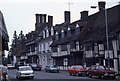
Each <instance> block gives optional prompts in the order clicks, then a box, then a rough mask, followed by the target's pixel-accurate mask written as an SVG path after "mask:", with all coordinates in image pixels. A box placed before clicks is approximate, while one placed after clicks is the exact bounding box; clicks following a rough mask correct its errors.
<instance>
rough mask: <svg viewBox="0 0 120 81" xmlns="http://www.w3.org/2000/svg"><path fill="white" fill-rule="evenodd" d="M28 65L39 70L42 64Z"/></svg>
mask: <svg viewBox="0 0 120 81" xmlns="http://www.w3.org/2000/svg"><path fill="white" fill-rule="evenodd" d="M30 66H31V67H32V69H33V70H34V71H35V70H36V71H41V69H42V66H41V65H39V64H30Z"/></svg>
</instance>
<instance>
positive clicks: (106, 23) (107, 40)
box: [91, 6, 110, 69]
mask: <svg viewBox="0 0 120 81" xmlns="http://www.w3.org/2000/svg"><path fill="white" fill-rule="evenodd" d="M97 7H99V8H101V9H103V10H104V11H105V27H106V42H107V55H108V57H107V59H108V68H109V69H110V55H109V39H108V21H107V9H105V8H104V7H101V6H91V8H97Z"/></svg>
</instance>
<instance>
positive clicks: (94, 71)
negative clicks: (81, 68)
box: [88, 65, 116, 79]
mask: <svg viewBox="0 0 120 81" xmlns="http://www.w3.org/2000/svg"><path fill="white" fill-rule="evenodd" d="M115 75H116V72H115V71H113V70H109V69H107V68H106V67H105V66H100V65H92V66H91V67H90V68H89V69H88V76H89V77H92V76H98V77H99V78H106V77H112V78H113V79H114V78H115Z"/></svg>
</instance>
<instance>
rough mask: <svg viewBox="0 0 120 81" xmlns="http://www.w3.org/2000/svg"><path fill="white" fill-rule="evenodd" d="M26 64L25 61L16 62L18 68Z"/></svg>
mask: <svg viewBox="0 0 120 81" xmlns="http://www.w3.org/2000/svg"><path fill="white" fill-rule="evenodd" d="M25 65H26V64H25V63H24V62H17V63H16V64H15V68H16V69H17V68H18V67H19V66H25Z"/></svg>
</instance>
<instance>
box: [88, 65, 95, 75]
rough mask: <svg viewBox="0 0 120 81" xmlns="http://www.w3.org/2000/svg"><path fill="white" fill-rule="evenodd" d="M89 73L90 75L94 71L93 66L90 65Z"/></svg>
mask: <svg viewBox="0 0 120 81" xmlns="http://www.w3.org/2000/svg"><path fill="white" fill-rule="evenodd" d="M89 73H90V74H91V75H94V73H95V66H91V67H90V69H89Z"/></svg>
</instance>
